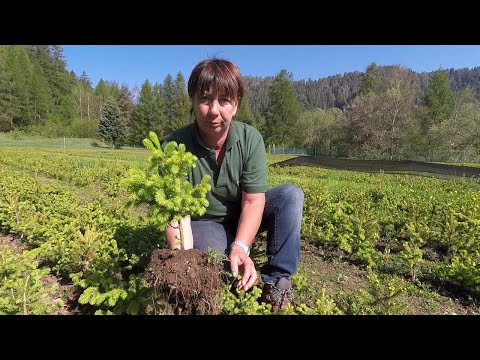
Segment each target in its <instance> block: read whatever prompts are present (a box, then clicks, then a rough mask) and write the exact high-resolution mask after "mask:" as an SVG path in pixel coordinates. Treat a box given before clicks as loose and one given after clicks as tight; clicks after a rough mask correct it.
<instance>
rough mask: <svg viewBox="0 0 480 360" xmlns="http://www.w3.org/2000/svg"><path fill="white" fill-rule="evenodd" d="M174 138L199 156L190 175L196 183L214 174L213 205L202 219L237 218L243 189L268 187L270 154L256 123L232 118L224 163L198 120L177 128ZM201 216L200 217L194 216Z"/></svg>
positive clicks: (257, 190)
mask: <svg viewBox="0 0 480 360" xmlns="http://www.w3.org/2000/svg"><path fill="white" fill-rule="evenodd" d="M170 141H176V142H177V143H178V144H185V147H186V148H187V151H189V152H191V153H192V154H194V155H195V156H196V157H197V161H196V167H195V168H193V169H192V172H191V173H190V175H189V181H190V183H191V184H192V185H196V184H198V183H200V181H201V180H202V178H203V176H205V175H210V178H211V180H210V185H211V186H212V190H211V191H209V192H208V193H207V200H208V202H209V206H208V208H207V211H206V213H205V214H204V215H203V216H202V217H201V219H209V220H217V221H222V220H235V219H236V220H237V221H238V218H239V216H240V210H241V199H242V191H245V192H247V193H262V192H266V191H267V156H266V152H265V145H264V143H263V138H262V135H261V134H260V133H259V132H258V130H257V129H255V128H254V127H252V126H250V125H247V124H244V123H242V122H238V121H232V122H231V124H230V129H229V132H228V136H227V140H226V149H225V157H224V159H223V161H222V163H221V164H220V165H218V164H217V162H216V160H215V151H214V150H213V149H209V148H208V146H207V145H206V144H205V143H204V142H203V141H202V139H201V137H200V134H199V130H198V125H197V123H196V122H193V123H192V124H189V125H187V126H184V127H182V128H180V129H178V130H176V131H174V132H173V133H172V134H171V135H170V136H169V137H168V138H167V139H165V141H164V143H163V145H166V144H167V143H168V142H170ZM194 220H198V218H194Z"/></svg>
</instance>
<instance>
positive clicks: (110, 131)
mask: <svg viewBox="0 0 480 360" xmlns="http://www.w3.org/2000/svg"><path fill="white" fill-rule="evenodd" d="M125 130H126V129H125V126H124V122H123V121H122V118H121V117H120V110H119V108H118V105H117V102H116V100H115V99H114V98H113V97H112V96H111V97H109V98H108V99H107V101H106V103H105V106H104V107H103V113H102V117H101V119H100V123H99V125H98V132H99V134H100V136H101V137H102V138H103V139H104V140H106V141H109V142H111V143H112V147H113V148H114V149H115V148H117V147H118V144H119V142H120V141H121V140H122V139H123V138H124V136H125Z"/></svg>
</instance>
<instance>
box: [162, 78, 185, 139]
mask: <svg viewBox="0 0 480 360" xmlns="http://www.w3.org/2000/svg"><path fill="white" fill-rule="evenodd" d="M190 122H191V117H190V99H189V97H188V93H187V87H186V85H185V79H184V78H183V75H182V73H181V72H179V73H178V74H177V77H176V78H175V83H174V94H173V102H172V122H171V127H170V129H167V130H168V131H169V132H172V131H174V130H176V129H178V128H180V127H182V126H185V125H187V124H189V123H190Z"/></svg>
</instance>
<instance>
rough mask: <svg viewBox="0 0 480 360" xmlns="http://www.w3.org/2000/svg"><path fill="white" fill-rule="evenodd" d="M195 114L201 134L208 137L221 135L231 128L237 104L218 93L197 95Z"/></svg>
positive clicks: (194, 103)
mask: <svg viewBox="0 0 480 360" xmlns="http://www.w3.org/2000/svg"><path fill="white" fill-rule="evenodd" d="M193 112H194V114H195V118H196V119H197V123H198V126H199V128H200V131H201V133H203V134H204V135H207V136H212V135H213V136H215V135H221V134H224V133H225V132H227V131H228V129H229V127H230V123H231V122H232V118H233V116H234V115H235V114H236V112H237V102H236V101H235V100H234V99H231V98H229V97H228V96H226V95H224V94H218V93H216V92H209V93H207V92H206V93H204V94H197V95H195V98H194V99H193Z"/></svg>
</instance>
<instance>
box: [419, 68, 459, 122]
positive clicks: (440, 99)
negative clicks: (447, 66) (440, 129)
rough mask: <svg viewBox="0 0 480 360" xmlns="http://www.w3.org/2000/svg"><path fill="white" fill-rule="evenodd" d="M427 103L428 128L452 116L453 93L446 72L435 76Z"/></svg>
mask: <svg viewBox="0 0 480 360" xmlns="http://www.w3.org/2000/svg"><path fill="white" fill-rule="evenodd" d="M425 103H426V105H427V106H428V116H427V125H428V126H431V125H434V124H439V123H441V122H443V121H445V120H447V119H448V117H449V116H450V115H451V114H452V111H453V91H452V88H451V86H450V81H449V80H448V75H447V73H446V72H445V71H437V72H435V73H434V74H433V76H432V80H431V86H430V90H429V91H428V92H427V94H426V96H425Z"/></svg>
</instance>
